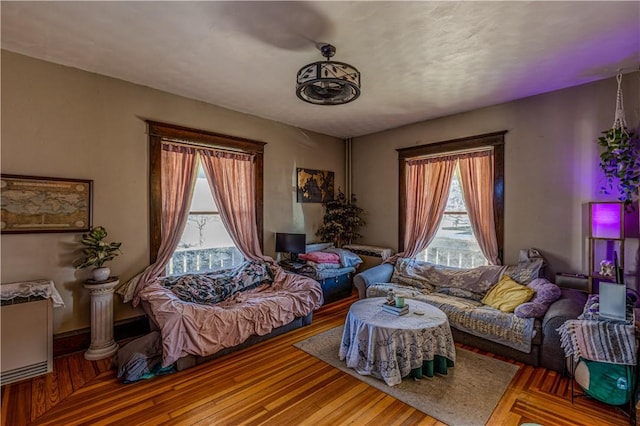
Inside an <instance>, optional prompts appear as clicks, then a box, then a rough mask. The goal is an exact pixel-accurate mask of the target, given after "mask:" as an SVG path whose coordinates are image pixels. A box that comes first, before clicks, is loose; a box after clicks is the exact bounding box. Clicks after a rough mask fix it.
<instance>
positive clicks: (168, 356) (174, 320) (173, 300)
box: [139, 268, 323, 367]
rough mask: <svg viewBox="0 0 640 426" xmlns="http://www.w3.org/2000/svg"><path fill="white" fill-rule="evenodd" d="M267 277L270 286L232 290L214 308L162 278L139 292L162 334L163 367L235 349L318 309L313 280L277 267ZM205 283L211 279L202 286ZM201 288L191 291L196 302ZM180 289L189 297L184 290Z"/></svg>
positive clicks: (318, 290) (319, 292)
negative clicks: (270, 277) (172, 288)
mask: <svg viewBox="0 0 640 426" xmlns="http://www.w3.org/2000/svg"><path fill="white" fill-rule="evenodd" d="M271 275H273V283H268V282H267V283H265V284H260V285H258V286H257V287H255V288H249V289H248V290H243V291H237V292H235V293H233V294H232V295H230V296H229V297H228V298H226V299H225V300H223V301H222V302H219V303H216V304H201V303H193V302H189V301H186V300H182V299H181V298H180V297H178V295H177V294H176V293H174V292H173V291H172V290H171V288H170V287H174V289H175V286H176V285H177V283H175V282H174V283H173V285H169V288H168V287H165V286H164V285H163V284H162V280H156V282H154V283H152V284H150V285H149V286H147V287H145V288H144V289H142V290H141V291H140V293H139V295H140V298H141V300H142V301H143V302H144V303H145V305H146V306H145V307H146V310H147V312H148V314H149V315H150V316H151V317H152V320H153V321H154V322H155V323H156V324H157V325H158V327H159V328H160V330H161V334H162V352H163V359H162V366H163V367H166V366H169V365H171V364H173V363H174V362H176V361H177V360H178V359H179V358H181V357H183V356H186V355H189V354H192V355H197V356H203V357H204V356H208V355H212V354H214V353H216V352H218V351H220V350H221V349H224V348H228V347H233V346H236V345H239V344H240V343H242V342H244V341H245V340H246V339H247V338H249V336H251V335H254V334H255V335H259V336H262V335H265V334H268V333H270V332H271V331H272V330H273V329H274V328H277V327H281V326H283V325H286V324H288V323H290V322H291V321H293V320H294V319H295V318H297V317H305V316H307V315H309V314H310V313H312V312H313V311H314V310H315V309H317V308H319V307H320V306H321V305H322V302H323V299H322V288H321V287H320V284H318V282H317V281H315V280H313V279H310V278H307V277H303V276H300V275H294V274H286V273H284V271H283V270H282V269H280V268H273V269H272V270H271ZM183 284H184V283H183ZM210 285H211V280H209V281H208V282H207V283H206V285H205V286H210ZM202 288H203V287H202V286H199V287H198V290H196V292H195V293H196V294H197V295H198V298H202V297H204V296H203V295H202V292H201V291H202ZM180 291H182V292H185V291H186V293H187V295H189V294H191V295H193V293H189V291H187V290H185V288H181V289H180ZM180 291H179V292H178V293H180ZM216 294H217V293H216ZM183 297H184V295H183ZM216 297H217V296H216ZM214 299H215V297H214Z"/></svg>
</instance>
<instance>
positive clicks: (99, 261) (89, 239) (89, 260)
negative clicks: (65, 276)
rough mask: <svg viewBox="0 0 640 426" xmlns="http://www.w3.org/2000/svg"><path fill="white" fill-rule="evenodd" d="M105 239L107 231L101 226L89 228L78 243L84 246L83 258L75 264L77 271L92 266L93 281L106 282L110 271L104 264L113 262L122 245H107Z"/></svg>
mask: <svg viewBox="0 0 640 426" xmlns="http://www.w3.org/2000/svg"><path fill="white" fill-rule="evenodd" d="M106 237H107V230H106V229H104V227H102V226H98V227H95V228H91V230H90V231H89V232H87V233H86V234H82V239H81V240H80V242H81V243H82V244H84V245H85V248H84V250H83V252H84V258H82V259H80V260H79V261H78V262H77V263H76V265H75V266H76V268H77V269H82V268H86V267H88V266H93V267H94V269H93V270H92V271H91V278H92V279H93V280H94V281H106V280H107V279H109V276H110V274H111V270H110V269H109V268H107V267H106V266H104V263H105V262H108V261H110V260H113V258H114V257H116V256H117V255H119V254H120V246H121V245H122V243H108V242H106V241H103V240H104V239H105V238H106Z"/></svg>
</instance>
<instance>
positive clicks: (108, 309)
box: [84, 277, 120, 361]
mask: <svg viewBox="0 0 640 426" xmlns="http://www.w3.org/2000/svg"><path fill="white" fill-rule="evenodd" d="M119 283H120V281H119V280H118V277H109V279H108V280H106V281H94V280H86V281H85V282H84V288H87V289H89V291H90V292H91V346H89V350H87V352H85V353H84V357H85V359H88V360H90V361H94V360H97V359H103V358H107V357H109V356H111V355H113V354H115V353H116V352H117V351H118V344H117V343H116V342H115V340H113V291H114V289H115V287H116V286H117V285H118V284H119Z"/></svg>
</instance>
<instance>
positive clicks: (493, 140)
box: [398, 132, 506, 268]
mask: <svg viewBox="0 0 640 426" xmlns="http://www.w3.org/2000/svg"><path fill="white" fill-rule="evenodd" d="M505 133H506V132H497V133H492V134H486V135H479V136H473V137H469V138H463V139H456V140H452V141H445V142H438V143H434V144H429V145H421V146H416V147H409V148H402V149H399V150H398V159H399V172H400V175H399V183H400V185H399V186H400V188H399V189H400V200H399V234H398V235H399V241H398V246H399V249H400V251H401V252H404V254H403V256H405V257H415V258H416V259H418V260H426V261H428V262H432V263H437V264H441V265H446V266H452V267H461V268H469V267H474V266H479V265H486V264H500V263H501V261H502V254H503V240H504V219H503V218H504V134H505Z"/></svg>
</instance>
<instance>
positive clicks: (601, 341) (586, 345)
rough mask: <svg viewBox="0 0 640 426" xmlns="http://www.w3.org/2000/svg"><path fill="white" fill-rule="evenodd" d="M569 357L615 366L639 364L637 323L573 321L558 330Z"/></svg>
mask: <svg viewBox="0 0 640 426" xmlns="http://www.w3.org/2000/svg"><path fill="white" fill-rule="evenodd" d="M558 332H560V342H561V345H562V348H563V349H564V351H565V354H566V355H567V356H573V357H574V359H575V360H576V361H577V360H578V358H584V359H588V360H592V361H599V362H609V363H613V364H625V365H635V364H636V338H635V327H634V325H633V324H628V323H624V322H613V321H594V320H569V321H566V322H565V323H564V324H562V325H561V326H560V328H558Z"/></svg>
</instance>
